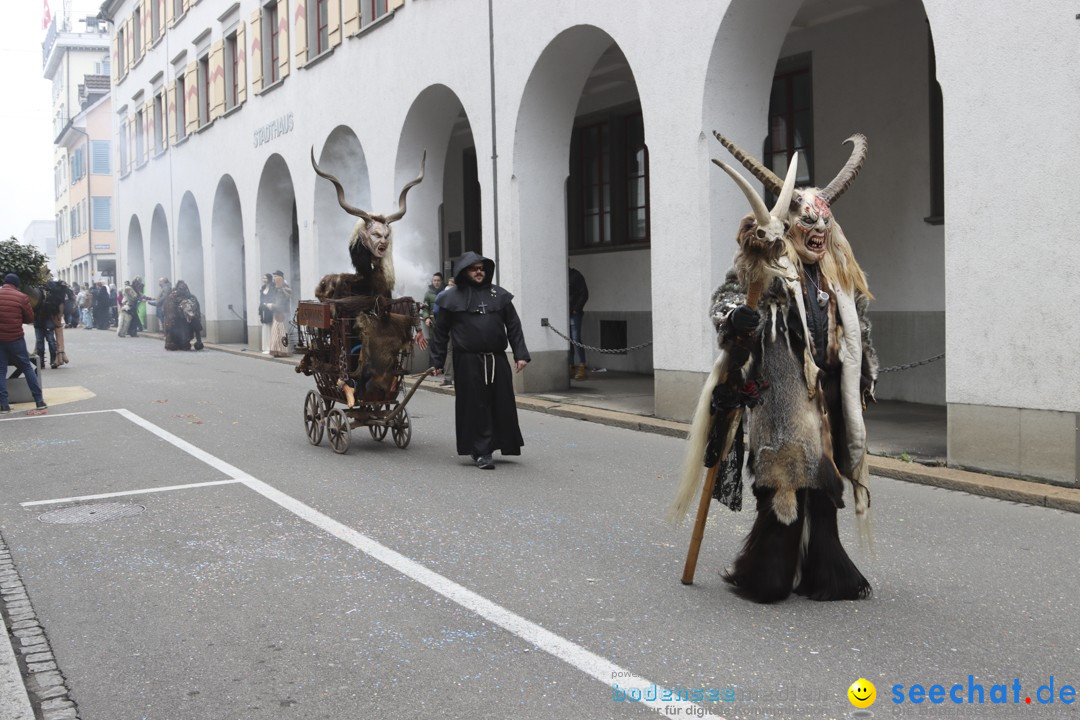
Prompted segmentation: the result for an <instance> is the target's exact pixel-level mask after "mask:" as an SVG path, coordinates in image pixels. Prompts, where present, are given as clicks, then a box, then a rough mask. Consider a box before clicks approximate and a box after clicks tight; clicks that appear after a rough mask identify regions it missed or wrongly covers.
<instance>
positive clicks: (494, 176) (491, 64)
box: [488, 0, 501, 285]
mask: <svg viewBox="0 0 1080 720" xmlns="http://www.w3.org/2000/svg"><path fill="white" fill-rule="evenodd" d="M491 6H492V0H488V68H489V74H490V76H491V203H492V210H493V211H494V216H493V221H492V224H493V225H494V226H495V258H494V260H495V277H494V278H492V282H493V283H495V284H496V285H498V284H499V268H500V267H501V266H500V265H499V151H498V142H497V138H498V133H496V131H495V19H494V13H493V10H492V7H491Z"/></svg>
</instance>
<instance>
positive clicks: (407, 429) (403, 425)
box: [390, 410, 412, 450]
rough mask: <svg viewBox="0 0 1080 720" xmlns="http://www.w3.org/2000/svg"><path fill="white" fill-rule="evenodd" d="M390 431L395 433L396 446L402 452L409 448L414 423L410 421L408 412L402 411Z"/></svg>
mask: <svg viewBox="0 0 1080 720" xmlns="http://www.w3.org/2000/svg"><path fill="white" fill-rule="evenodd" d="M390 430H391V431H392V432H393V435H394V444H395V445H397V446H398V447H399V448H401V449H402V450H404V449H405V448H407V447H408V446H409V441H410V440H412V421H411V420H409V411H408V410H402V411H401V414H400V415H398V416H397V418H396V419H395V420H394V425H393V427H391V428H390Z"/></svg>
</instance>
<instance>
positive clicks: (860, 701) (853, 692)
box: [847, 678, 877, 708]
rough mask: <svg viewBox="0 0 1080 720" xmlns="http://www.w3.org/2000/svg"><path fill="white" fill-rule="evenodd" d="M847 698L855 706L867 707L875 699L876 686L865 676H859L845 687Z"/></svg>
mask: <svg viewBox="0 0 1080 720" xmlns="http://www.w3.org/2000/svg"><path fill="white" fill-rule="evenodd" d="M847 696H848V700H850V701H851V704H852V705H854V706H855V707H857V708H868V707H870V706H871V705H873V704H874V701H875V700H877V688H875V687H874V683H872V682H870V681H869V680H867V679H866V678H859V679H858V680H856V681H855V682H853V683H851V687H849V688H848V689H847Z"/></svg>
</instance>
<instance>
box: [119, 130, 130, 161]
mask: <svg viewBox="0 0 1080 720" xmlns="http://www.w3.org/2000/svg"><path fill="white" fill-rule="evenodd" d="M119 142H120V174H121V175H124V174H126V173H127V171H128V170H129V169H130V167H129V164H128V151H129V148H128V123H127V120H126V119H124V120H121V121H120V140H119Z"/></svg>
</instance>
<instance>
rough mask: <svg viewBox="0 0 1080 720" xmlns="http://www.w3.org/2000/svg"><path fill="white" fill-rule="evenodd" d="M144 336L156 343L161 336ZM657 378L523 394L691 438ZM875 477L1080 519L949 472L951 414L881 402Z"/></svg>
mask: <svg viewBox="0 0 1080 720" xmlns="http://www.w3.org/2000/svg"><path fill="white" fill-rule="evenodd" d="M142 335H143V336H146V337H151V338H157V339H158V340H159V341H160V338H161V336H160V335H158V334H155V333H145V332H144V333H142ZM206 347H207V349H210V350H219V351H221V352H228V353H232V354H234V355H244V356H247V357H251V358H255V359H258V360H266V361H270V362H278V363H285V364H290V365H297V364H298V363H299V362H300V356H299V355H294V356H292V357H287V358H274V357H270V356H269V355H262V354H261V353H260V352H258V351H254V352H253V351H251V350H248V349H247V347H246V346H245V345H243V344H226V345H216V344H210V343H207V344H206ZM440 382H441V380H440V379H436V378H428V379H427V380H425V381H424V384H423V385H422V386H421V389H422V390H427V391H429V392H436V393H442V394H444V395H453V394H454V388H453V387H442V386H441V385H440V384H439V383H440ZM652 383H653V380H652V377H651V376H648V375H636V374H633V373H625V372H590V374H589V379H588V380H583V381H573V382H571V383H570V388H569V389H568V390H564V391H560V392H557V393H533V394H528V395H518V397H517V405H518V407H519V408H521V409H524V410H532V411H534V412H545V413H548V414H550V415H557V416H559V417H568V418H575V419H577V420H586V421H588V422H596V423H601V424H603V425H612V426H615V427H622V428H627V429H629V430H638V431H643V432H651V433H657V434H660V435H670V436H672V437H685V436H686V434H687V432H688V431H689V429H690V426H689V424H688V423H683V422H676V421H674V420H664V419H662V418H657V417H653V416H652V412H653V396H652ZM866 426H867V434H868V436H869V437H870V438H871V440H870V453H871V457H870V472H871V474H873V475H878V476H881V477H888V478H893V479H896V480H904V481H907V482H913V483H919V484H922V485H933V486H936V487H942V488H947V489H950V490H960V491H962V492H967V493H971V494H973V495H982V496H986V497H993V498H998V499H1001V500H1010V501H1013V502H1021V503H1025V504H1028V505H1041V506H1044V507H1049V508H1055V509H1058V510H1065V511H1068V512H1077V513H1080V488H1072V487H1061V486H1058V485H1050V484H1048V483H1041V482H1033V481H1029V480H1020V479H1017V478H1008V477H999V476H995V475H987V474H983V473H977V472H971V471H967V470H959V469H956V468H949V467H945V458H946V445H945V438H946V417H945V408H943V407H939V406H934V405H918V404H915V403H903V402H896V401H882V402H879V403H878V404H876V405H871V406H870V407H869V408H867V411H866Z"/></svg>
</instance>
